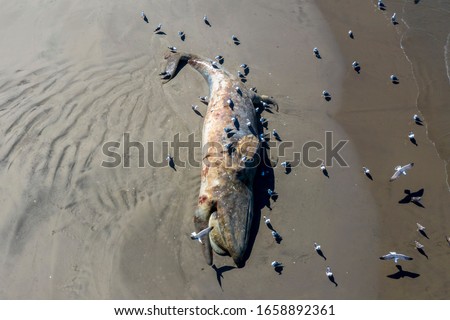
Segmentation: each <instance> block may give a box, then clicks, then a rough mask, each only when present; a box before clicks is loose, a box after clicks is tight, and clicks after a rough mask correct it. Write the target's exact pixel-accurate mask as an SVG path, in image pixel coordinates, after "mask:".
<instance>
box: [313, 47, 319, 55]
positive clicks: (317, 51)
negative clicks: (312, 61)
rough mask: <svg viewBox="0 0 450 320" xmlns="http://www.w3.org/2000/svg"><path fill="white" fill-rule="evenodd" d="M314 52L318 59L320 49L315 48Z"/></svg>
mask: <svg viewBox="0 0 450 320" xmlns="http://www.w3.org/2000/svg"><path fill="white" fill-rule="evenodd" d="M313 52H314V54H315V55H316V57H317V56H319V49H317V48H314V49H313Z"/></svg>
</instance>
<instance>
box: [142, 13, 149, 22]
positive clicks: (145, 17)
mask: <svg viewBox="0 0 450 320" xmlns="http://www.w3.org/2000/svg"><path fill="white" fill-rule="evenodd" d="M141 17H142V19H143V20H144V21H145V22H147V23H148V19H147V16H146V15H145V13H144V11H142V12H141Z"/></svg>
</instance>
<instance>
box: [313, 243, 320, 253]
mask: <svg viewBox="0 0 450 320" xmlns="http://www.w3.org/2000/svg"><path fill="white" fill-rule="evenodd" d="M314 250H316V251H320V250H321V249H320V244H317V242H314Z"/></svg>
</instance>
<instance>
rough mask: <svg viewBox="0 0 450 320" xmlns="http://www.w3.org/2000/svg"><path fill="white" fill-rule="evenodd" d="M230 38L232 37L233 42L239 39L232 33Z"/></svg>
mask: <svg viewBox="0 0 450 320" xmlns="http://www.w3.org/2000/svg"><path fill="white" fill-rule="evenodd" d="M231 39H233V41H234V42H239V39H238V38H237V37H236V36H235V35H234V34H233V35H232V36H231Z"/></svg>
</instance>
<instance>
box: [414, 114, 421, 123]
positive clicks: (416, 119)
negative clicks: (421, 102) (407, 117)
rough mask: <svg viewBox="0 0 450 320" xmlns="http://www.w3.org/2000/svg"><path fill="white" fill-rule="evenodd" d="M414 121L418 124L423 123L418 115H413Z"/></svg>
mask: <svg viewBox="0 0 450 320" xmlns="http://www.w3.org/2000/svg"><path fill="white" fill-rule="evenodd" d="M413 120H414V121H416V122H422V119H420V118H419V116H418V115H417V114H415V115H413Z"/></svg>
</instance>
